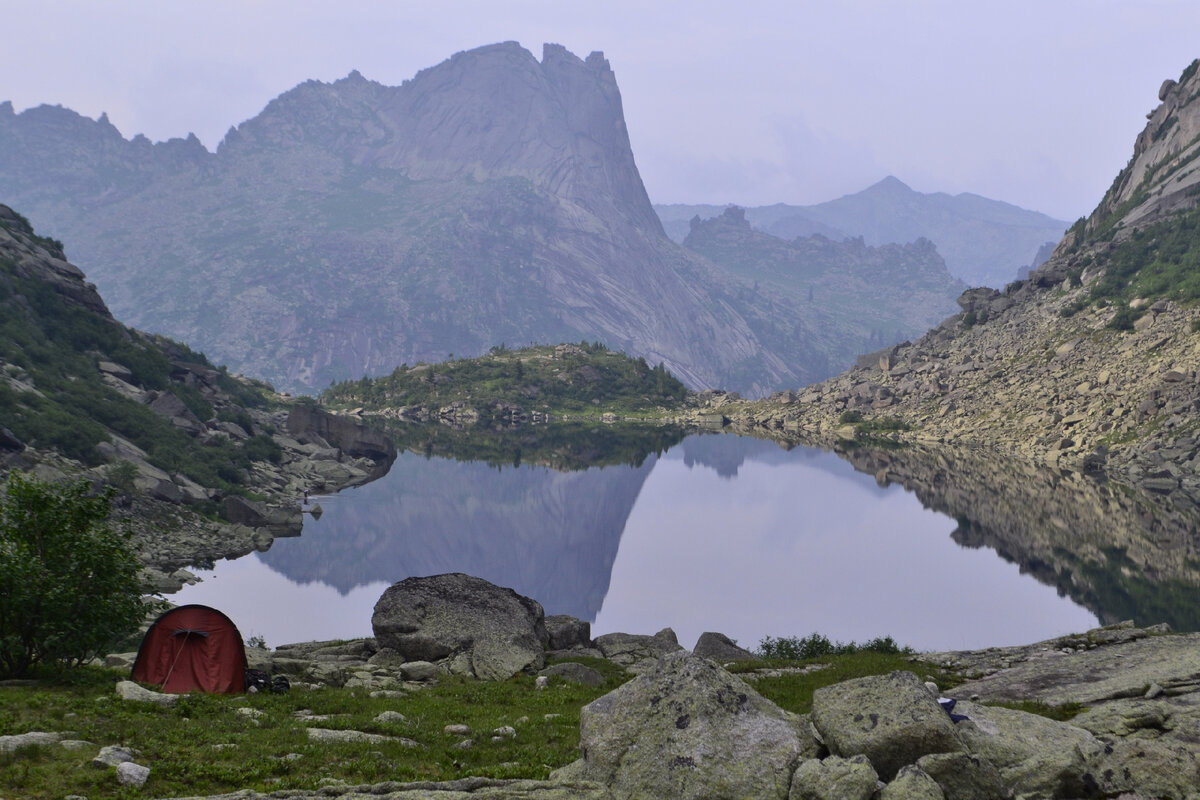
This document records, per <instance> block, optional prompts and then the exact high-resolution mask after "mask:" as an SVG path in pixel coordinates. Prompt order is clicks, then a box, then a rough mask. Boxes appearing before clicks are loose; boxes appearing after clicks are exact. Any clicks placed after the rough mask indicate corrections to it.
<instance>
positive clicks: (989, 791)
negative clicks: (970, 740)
mask: <svg viewBox="0 0 1200 800" xmlns="http://www.w3.org/2000/svg"><path fill="white" fill-rule="evenodd" d="M917 766H918V767H919V768H920V769H921V771H923V772H924V773H925V774H926V775H928V776H929V777H931V778H933V780H934V781H936V782H937V785H938V786H940V787H941V789H942V794H944V795H945V796H946V800H1005V798H1009V797H1012V796H1013V792H1012V787H1011V786H1008V785H1006V784H1005V783H1004V779H1003V778H1002V777H1000V771H999V770H997V769H996V767H995V765H994V764H992V763H991V762H990V761H988V760H987V759H986V758H980V757H979V756H974V755H971V754H969V753H931V754H929V755H927V756H922V757H921V758H919V759H918V760H917ZM1035 796H1041V795H1035Z"/></svg>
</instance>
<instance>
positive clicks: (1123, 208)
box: [723, 62, 1200, 508]
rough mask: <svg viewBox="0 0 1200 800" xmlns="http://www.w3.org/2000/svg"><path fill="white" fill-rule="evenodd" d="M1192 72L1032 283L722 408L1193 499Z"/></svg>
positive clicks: (1198, 271) (1197, 91) (1195, 251)
mask: <svg viewBox="0 0 1200 800" xmlns="http://www.w3.org/2000/svg"><path fill="white" fill-rule="evenodd" d="M1198 63H1200V62H1198ZM1196 66H1197V64H1196V63H1194V64H1193V65H1192V66H1190V67H1188V69H1187V70H1185V71H1184V73H1183V75H1182V77H1181V79H1180V80H1179V81H1178V82H1177V83H1176V82H1168V84H1166V85H1165V86H1164V89H1163V92H1162V101H1163V102H1162V105H1161V106H1160V107H1159V108H1158V109H1156V110H1155V111H1154V112H1153V113H1152V114H1151V115H1150V121H1149V123H1148V124H1147V127H1146V130H1145V131H1144V132H1143V133H1142V134H1141V135H1140V136H1139V137H1138V139H1137V142H1136V144H1135V148H1134V153H1133V157H1132V158H1131V159H1130V164H1129V166H1128V167H1126V169H1125V170H1123V171H1122V172H1121V174H1120V175H1119V176H1118V178H1117V180H1116V181H1115V182H1114V184H1113V187H1112V188H1111V189H1110V190H1109V192H1108V193H1107V194H1106V195H1105V197H1104V199H1103V200H1102V201H1101V203H1100V204H1099V206H1098V207H1097V209H1096V211H1095V212H1094V213H1093V214H1092V215H1091V216H1090V217H1089V218H1088V219H1086V220H1081V221H1080V222H1079V223H1077V224H1076V226H1075V227H1074V228H1073V229H1072V231H1071V233H1069V234H1068V235H1067V237H1066V238H1064V240H1063V241H1062V243H1061V244H1060V245H1059V247H1058V248H1057V250H1056V251H1055V255H1054V257H1053V258H1052V259H1051V260H1050V261H1049V262H1047V263H1046V264H1045V265H1044V266H1042V267H1041V268H1040V269H1039V270H1037V271H1035V272H1034V273H1033V274H1032V275H1031V276H1030V279H1029V280H1028V281H1025V282H1023V283H1014V284H1011V285H1010V286H1008V287H1007V288H1006V289H1005V290H1004V292H1002V293H1001V292H997V291H994V290H989V289H974V290H971V291H968V292H966V293H964V295H963V296H962V297H961V298H960V299H959V304H960V306H961V307H962V312H961V313H960V314H957V315H955V316H953V317H950V318H948V319H947V320H945V321H944V322H943V323H942V324H940V325H939V326H938V327H936V328H934V329H933V330H932V331H930V332H929V333H928V334H926V335H925V336H923V337H922V338H921V339H919V340H918V341H916V342H913V343H905V344H903V345H900V346H897V347H894V348H888V349H885V350H883V351H880V352H878V353H874V354H872V355H870V356H866V357H863V358H862V359H860V362H859V366H858V367H856V368H855V369H852V370H849V371H848V372H846V373H844V374H842V375H840V376H838V377H837V378H834V379H832V380H830V381H827V382H825V383H823V384H820V385H818V386H814V387H810V388H809V390H808V391H806V392H803V393H801V394H800V396H799V397H798V398H795V402H793V403H790V404H778V403H776V404H744V405H742V406H731V407H730V408H729V409H728V410H726V411H724V412H723V413H725V414H726V415H727V416H729V417H731V418H734V419H740V420H742V421H743V422H745V423H746V424H750V425H757V426H766V427H769V428H794V429H797V430H806V431H809V433H810V435H814V436H817V437H828V438H836V437H843V438H844V437H847V436H850V437H853V436H855V435H856V434H861V433H862V432H863V431H864V430H865V429H866V428H871V427H874V428H875V429H876V431H878V429H879V428H898V427H905V426H907V427H908V428H909V430H907V431H894V432H891V433H887V434H885V435H887V436H890V437H893V438H899V439H905V438H907V439H913V440H921V441H930V442H944V443H952V444H961V445H969V446H973V447H981V448H986V449H992V450H996V451H1001V452H1006V453H1011V454H1015V455H1020V456H1023V457H1026V458H1031V459H1033V460H1036V461H1039V462H1042V463H1047V464H1059V465H1062V466H1069V467H1072V468H1084V469H1086V470H1090V471H1093V472H1097V473H1099V472H1102V471H1105V470H1107V471H1108V472H1109V474H1113V475H1116V476H1119V477H1121V478H1122V479H1123V480H1127V481H1131V482H1133V483H1136V484H1138V485H1140V486H1141V487H1142V488H1143V489H1145V490H1147V491H1152V492H1156V493H1159V494H1166V495H1170V497H1171V499H1172V501H1173V502H1175V503H1176V504H1177V505H1180V504H1182V505H1181V506H1180V507H1190V508H1195V507H1196V503H1197V498H1200V457H1198V453H1200V438H1198V434H1200V406H1198V403H1200V391H1198V386H1200V384H1198V380H1200V373H1198V371H1197V363H1200V305H1198V303H1200V208H1198V207H1197V204H1198V200H1200V191H1197V189H1196V186H1197V185H1198V184H1200V173H1198V172H1197V167H1196V166H1195V163H1194V159H1195V156H1196V155H1197V153H1200V138H1198V137H1200V76H1197V69H1196ZM1147 165H1149V166H1147ZM855 420H862V422H858V423H855V424H850V423H853V422H854V421H855ZM872 420H874V424H873V425H871V424H870V423H871V421H872ZM856 425H857V430H856Z"/></svg>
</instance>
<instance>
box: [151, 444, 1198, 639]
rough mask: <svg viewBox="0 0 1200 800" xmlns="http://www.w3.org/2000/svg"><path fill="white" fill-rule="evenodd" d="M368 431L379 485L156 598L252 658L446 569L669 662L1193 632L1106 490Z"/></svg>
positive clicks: (964, 463)
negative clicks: (1120, 632) (775, 645)
mask: <svg viewBox="0 0 1200 800" xmlns="http://www.w3.org/2000/svg"><path fill="white" fill-rule="evenodd" d="M389 430H390V432H391V434H392V435H393V438H395V439H396V440H397V447H398V449H399V451H400V455H399V456H398V457H397V459H396V461H395V462H394V463H393V465H392V467H391V469H390V470H389V471H388V473H387V474H386V475H385V476H384V477H382V478H380V479H378V480H376V481H374V482H372V483H369V484H366V485H364V486H361V487H358V488H355V489H350V490H346V491H344V492H341V493H340V494H337V495H329V496H312V497H309V498H308V500H307V504H306V505H305V508H306V509H307V510H309V511H312V510H315V509H316V508H317V507H318V506H319V514H306V515H305V523H304V529H303V533H302V535H301V536H298V537H294V538H284V539H277V540H276V541H275V542H274V543H273V545H272V546H271V547H270V549H269V550H267V551H265V552H261V553H253V554H251V555H249V556H245V557H243V558H240V559H236V560H232V561H221V562H218V563H216V564H214V565H205V566H211V567H212V568H211V569H197V568H194V569H193V570H192V571H193V572H194V573H196V575H197V576H198V577H199V578H201V581H200V582H199V583H197V584H195V585H192V586H186V587H184V588H183V589H182V590H181V591H180V592H178V593H176V594H174V595H171V596H170V598H169V599H170V600H171V601H172V602H175V603H178V604H183V603H205V604H208V605H212V606H215V607H217V608H219V609H221V610H222V611H224V612H225V613H226V614H228V615H229V616H230V618H231V619H233V621H234V622H235V623H236V624H237V625H238V627H239V629H240V630H241V632H242V634H243V635H244V636H246V637H261V639H262V640H263V641H265V643H266V644H267V645H268V646H271V647H275V646H278V645H281V644H286V643H290V642H300V641H312V640H331V639H348V638H357V637H364V636H370V635H372V632H371V614H372V609H373V607H374V605H375V602H376V601H377V600H378V599H379V596H380V595H381V594H382V593H383V591H384V590H385V589H386V588H387V587H388V586H389V585H391V584H392V583H394V582H397V581H400V580H403V579H404V578H407V577H410V576H424V575H434V574H438V573H445V572H465V573H468V574H471V575H476V576H479V577H482V578H485V579H487V580H489V581H491V582H493V583H495V584H498V585H500V586H507V587H511V588H512V589H514V590H516V591H517V592H519V593H521V594H523V595H527V596H529V597H532V598H534V599H536V600H537V601H539V602H540V603H541V604H542V605H543V607H544V608H545V610H546V613H547V614H548V615H549V614H571V615H573V616H576V617H579V618H581V619H585V620H588V621H590V622H591V623H592V633H593V635H599V634H602V633H609V632H614V631H623V632H627V633H654V632H656V631H658V630H661V629H662V628H665V627H671V628H672V629H674V631H675V632H676V634H677V635H678V638H679V642H680V644H682V645H683V646H684V647H689V648H690V647H691V646H692V645H693V644H694V643H695V641H696V639H697V638H698V637H699V635H700V634H701V633H702V632H705V631H719V632H721V633H724V634H726V635H727V636H730V637H731V638H733V639H735V640H736V641H738V643H739V644H741V645H742V646H744V647H748V648H750V649H754V648H755V647H756V646H757V645H758V644H759V642H760V641H761V640H762V639H763V638H764V637H767V636H772V637H785V636H806V635H808V634H810V633H814V632H817V633H821V634H823V635H825V636H827V637H829V638H830V639H831V640H834V641H851V640H853V641H859V642H862V641H866V640H868V639H871V638H873V637H877V636H892V637H893V638H894V639H895V640H896V641H897V642H898V643H900V644H902V645H908V646H911V647H914V648H916V649H918V650H926V651H928V650H951V649H972V648H982V647H990V646H1003V645H1015V644H1025V643H1030V642H1035V641H1040V640H1043V639H1047V638H1051V637H1054V636H1057V635H1060V634H1065V633H1070V632H1078V631H1084V630H1087V629H1089V628H1093V627H1096V626H1097V625H1098V624H1109V623H1112V622H1116V621H1120V620H1124V619H1134V620H1136V621H1137V622H1138V623H1139V624H1154V623H1159V622H1166V623H1169V624H1170V625H1171V626H1172V628H1174V629H1175V630H1180V631H1184V630H1200V559H1197V558H1196V556H1195V552H1196V538H1197V529H1198V526H1197V522H1196V520H1195V518H1194V517H1189V516H1188V514H1187V513H1186V512H1184V513H1181V512H1180V511H1179V509H1177V508H1174V507H1168V506H1167V504H1166V501H1165V500H1164V499H1163V498H1160V497H1157V496H1155V495H1153V494H1152V493H1147V492H1142V491H1140V490H1135V489H1131V488H1130V487H1126V486H1123V485H1119V484H1116V483H1113V482H1111V481H1109V480H1107V479H1106V478H1105V477H1104V476H1096V475H1084V474H1081V473H1074V472H1070V471H1062V470H1047V469H1045V468H1040V467H1037V466H1034V465H1031V464H1028V463H1022V462H1019V461H1009V460H1004V459H999V458H997V457H996V456H995V455H994V454H985V453H976V452H971V451H957V450H947V449H941V448H939V449H924V448H921V447H904V448H881V447H877V446H869V445H862V446H850V445H848V444H847V445H846V446H844V447H842V446H839V447H838V448H837V449H836V450H834V451H826V450H821V449H818V448H814V447H810V446H806V445H805V444H803V443H800V442H794V441H791V442H789V441H771V440H763V439H756V438H749V437H745V436H738V435H734V434H729V433H715V432H714V433H694V432H693V433H690V434H687V433H685V432H684V431H683V430H681V429H678V428H675V427H656V426H647V425H642V426H630V425H624V426H623V425H602V424H599V423H597V424H584V423H575V424H568V423H562V424H551V425H538V426H524V427H523V428H521V429H517V430H513V431H508V432H501V433H498V432H483V433H479V432H470V431H461V430H455V429H453V428H450V427H449V426H445V425H440V426H439V425H434V426H418V425H403V424H395V425H393V426H392V427H391V428H390V429H389ZM297 502H302V501H301V500H300V499H299V498H298V499H297Z"/></svg>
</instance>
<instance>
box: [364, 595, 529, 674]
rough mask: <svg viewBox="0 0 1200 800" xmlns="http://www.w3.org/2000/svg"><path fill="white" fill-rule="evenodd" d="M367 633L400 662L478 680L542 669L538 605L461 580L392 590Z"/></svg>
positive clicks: (376, 605) (525, 598) (384, 598)
mask: <svg viewBox="0 0 1200 800" xmlns="http://www.w3.org/2000/svg"><path fill="white" fill-rule="evenodd" d="M371 627H372V628H373V629H374V632H375V638H376V640H377V641H378V642H379V645H380V646H381V647H387V648H390V649H392V650H394V651H396V652H397V653H399V654H400V655H401V656H402V657H403V658H404V659H405V660H406V661H430V662H442V663H444V664H445V665H446V667H447V669H449V671H450V672H452V673H457V674H463V675H472V676H474V677H477V678H481V679H483V680H502V679H504V678H508V677H510V676H512V675H513V674H515V673H517V672H522V671H536V670H538V669H541V667H542V665H543V664H544V663H545V661H544V655H543V653H544V651H545V648H546V645H547V644H548V643H549V640H550V637H549V635H548V634H547V633H546V623H545V613H544V612H543V610H542V606H541V605H540V604H539V603H538V602H537V601H535V600H531V599H530V598H528V597H522V596H521V595H519V594H517V593H516V592H514V591H513V590H512V589H504V588H501V587H499V586H496V585H494V584H491V583H488V582H487V581H485V580H482V579H480V578H474V577H472V576H470V575H464V574H462V573H451V574H446V575H434V576H432V577H428V578H406V579H405V580H403V581H401V582H399V583H397V584H394V585H393V586H391V587H390V588H389V589H388V590H387V591H385V592H384V593H383V596H382V597H380V598H379V601H378V602H377V603H376V604H375V613H374V615H373V616H372V617H371Z"/></svg>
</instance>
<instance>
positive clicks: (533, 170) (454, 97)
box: [220, 42, 661, 233]
mask: <svg viewBox="0 0 1200 800" xmlns="http://www.w3.org/2000/svg"><path fill="white" fill-rule="evenodd" d="M513 109H520V113H513ZM306 146H312V147H317V148H319V149H322V150H326V151H328V152H329V153H330V154H332V155H335V156H339V157H342V158H348V159H349V160H350V161H351V162H353V163H356V164H360V165H368V166H371V167H375V168H388V169H394V170H397V171H399V172H400V173H402V174H403V175H405V176H406V177H407V178H409V179H411V180H418V181H425V180H455V179H461V178H469V179H471V180H474V181H485V180H491V179H496V178H509V177H517V178H523V179H526V180H528V181H529V182H530V183H532V184H533V185H534V186H535V187H538V188H541V189H547V190H549V191H550V192H551V193H553V194H555V195H557V196H558V197H560V198H562V199H564V200H568V201H570V202H572V203H576V204H578V205H580V206H582V207H584V208H586V209H588V210H589V211H591V212H592V213H595V214H597V215H598V216H601V217H605V218H611V217H612V215H613V214H614V213H619V214H620V215H621V216H625V217H626V218H627V219H628V221H629V222H631V223H632V224H634V225H635V226H637V227H639V228H643V229H647V230H650V231H653V232H658V233H661V224H660V223H659V221H658V217H657V215H655V213H654V210H653V208H652V207H651V205H650V200H649V197H648V195H647V194H646V190H645V187H644V186H643V184H642V181H641V177H640V175H639V174H638V171H637V167H636V165H635V163H634V159H633V152H632V149H631V147H630V144H629V136H628V133H627V131H626V128H625V117H624V111H623V109H622V105H621V94H620V91H619V89H618V88H617V82H616V77H615V75H614V74H613V71H612V69H611V67H610V66H609V63H608V60H607V59H606V58H605V57H604V54H603V53H602V52H599V51H596V52H593V53H592V54H590V55H589V56H588V57H587V59H586V60H585V59H581V58H579V57H578V56H576V55H574V54H573V53H571V52H570V51H569V50H567V49H566V48H565V47H563V46H562V45H558V44H546V45H545V46H544V47H543V49H542V60H541V62H538V60H537V59H536V58H535V57H534V56H533V54H532V53H530V52H529V51H528V50H526V49H525V48H523V47H522V46H521V45H520V44H518V43H517V42H501V43H498V44H491V45H486V46H484V47H478V48H475V49H472V50H466V51H463V52H459V53H456V54H455V55H453V56H451V57H450V58H449V59H447V60H445V61H443V62H442V63H441V64H438V65H436V66H434V67H430V68H428V69H424V70H421V71H420V72H418V73H417V74H416V75H415V76H414V77H413V78H412V79H411V80H408V81H405V82H404V83H403V84H402V85H400V86H384V85H382V84H380V83H376V82H374V81H370V80H367V79H366V78H364V77H363V76H362V75H361V74H360V73H358V72H357V71H355V72H352V73H350V75H348V76H347V77H346V78H343V79H341V80H339V81H336V82H334V83H331V84H328V83H323V82H321V81H307V82H305V83H302V84H300V85H299V86H297V87H295V88H294V89H291V90H289V91H287V92H285V93H284V94H282V95H280V96H279V97H277V98H275V99H274V100H272V101H271V103H270V104H268V106H267V107H266V109H264V110H263V112H262V113H261V114H259V115H258V116H257V117H255V118H254V119H252V120H249V121H247V122H245V123H243V124H242V125H239V126H238V127H237V128H236V129H232V130H231V131H230V132H229V134H227V135H226V137H225V139H224V141H223V142H222V144H221V148H220V152H223V153H228V154H230V155H252V154H253V153H255V152H256V151H261V149H262V148H271V149H279V148H296V147H306Z"/></svg>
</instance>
